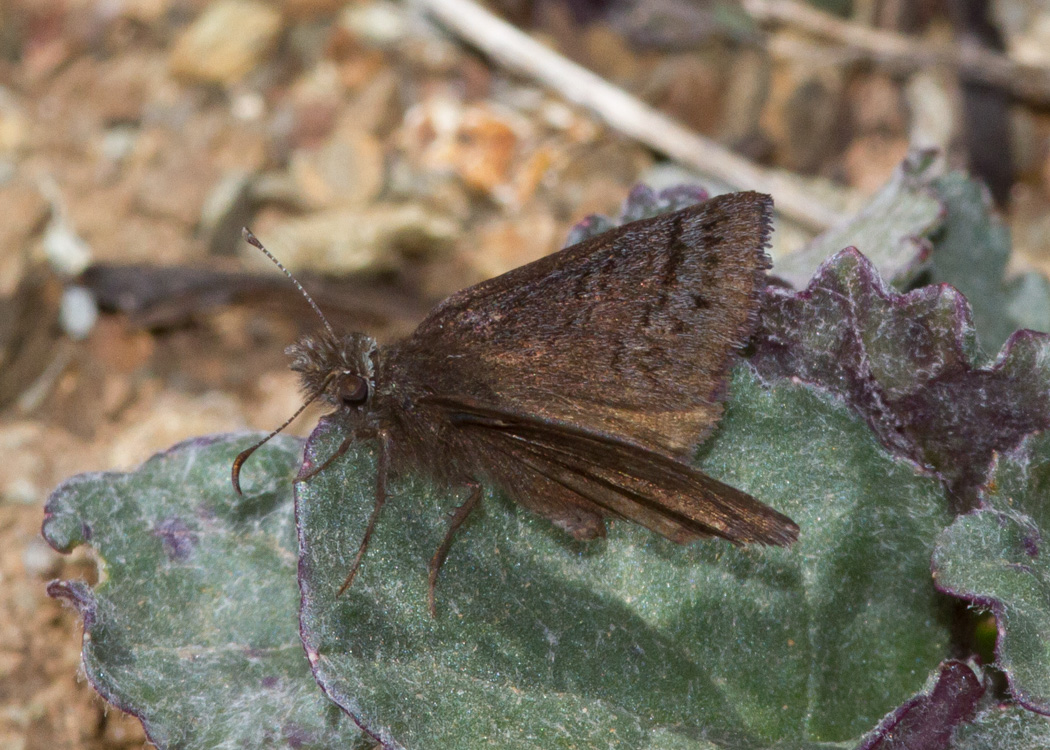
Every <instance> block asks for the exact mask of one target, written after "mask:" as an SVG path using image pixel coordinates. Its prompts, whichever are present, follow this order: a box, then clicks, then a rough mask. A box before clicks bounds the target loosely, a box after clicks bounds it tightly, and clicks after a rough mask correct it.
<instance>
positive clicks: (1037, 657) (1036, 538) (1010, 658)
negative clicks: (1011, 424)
mask: <svg viewBox="0 0 1050 750" xmlns="http://www.w3.org/2000/svg"><path fill="white" fill-rule="evenodd" d="M1048 489H1050V435H1047V434H1045V433H1044V434H1041V435H1038V436H1034V437H1031V438H1029V439H1027V440H1025V441H1024V443H1022V444H1021V445H1020V446H1019V447H1017V448H1016V449H1015V450H1013V451H1011V452H1010V453H1009V454H1007V455H1005V456H1002V457H1000V458H999V460H998V461H997V462H996V464H995V468H994V470H993V471H992V473H991V476H990V477H989V481H988V485H987V487H986V488H985V489H984V492H983V493H982V500H983V501H984V506H985V507H982V508H980V509H978V510H976V511H973V512H972V513H969V514H967V515H965V516H962V517H960V518H959V519H957V520H956V521H955V522H954V523H953V524H952V525H951V526H950V527H949V528H948V529H946V530H945V531H944V533H943V534H942V535H941V536H940V538H939V539H938V540H937V548H936V551H935V553H934V557H933V572H934V577H935V580H936V581H937V585H938V587H939V588H941V589H942V590H944V591H945V592H947V593H949V594H952V595H954V596H957V597H960V598H962V599H964V600H966V601H969V602H971V603H973V604H974V606H977V607H980V608H983V609H990V610H991V611H992V613H993V614H994V615H995V618H996V623H997V625H998V628H999V638H998V642H997V644H996V665H997V666H998V667H999V668H1000V669H1002V670H1003V672H1005V674H1006V678H1007V680H1008V682H1009V686H1010V694H1011V695H1012V696H1013V697H1014V698H1015V699H1016V700H1017V701H1018V702H1020V703H1021V704H1022V705H1024V706H1026V707H1028V708H1030V709H1032V710H1034V711H1039V712H1041V713H1044V714H1050V556H1048V554H1047V549H1046V540H1047V539H1048V538H1050V537H1048V532H1050V525H1048V524H1050V495H1048V494H1047V492H1048Z"/></svg>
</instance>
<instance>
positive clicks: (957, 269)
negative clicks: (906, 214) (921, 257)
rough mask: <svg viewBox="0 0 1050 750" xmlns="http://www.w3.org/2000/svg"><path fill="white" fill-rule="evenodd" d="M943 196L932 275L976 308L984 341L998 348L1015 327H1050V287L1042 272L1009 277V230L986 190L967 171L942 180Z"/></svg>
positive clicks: (987, 346) (940, 191) (939, 183)
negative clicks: (943, 212) (943, 204)
mask: <svg viewBox="0 0 1050 750" xmlns="http://www.w3.org/2000/svg"><path fill="white" fill-rule="evenodd" d="M934 187H935V188H936V190H937V194H938V195H940V196H941V198H942V199H943V200H944V203H945V207H946V211H947V213H946V216H945V221H944V225H943V228H942V229H941V231H940V232H938V233H937V234H936V236H935V237H934V250H933V253H932V255H931V260H930V274H929V276H930V280H931V281H933V282H934V283H948V284H951V285H952V286H954V287H955V288H956V289H958V290H959V291H960V292H962V293H963V294H964V295H965V296H966V298H967V299H968V300H969V301H970V305H971V306H972V308H973V320H974V324H975V325H976V327H977V333H978V334H979V335H980V340H981V346H982V347H983V348H984V349H985V351H987V352H989V353H991V352H995V351H998V349H999V347H1001V346H1002V345H1003V343H1004V342H1005V341H1006V339H1007V338H1008V337H1009V336H1010V335H1011V334H1012V333H1013V332H1014V331H1016V330H1018V329H1021V328H1031V329H1034V330H1038V331H1050V287H1048V285H1047V281H1046V278H1045V277H1043V276H1042V275H1041V274H1037V273H1029V274H1025V275H1023V276H1021V277H1019V278H1017V279H1015V280H1013V281H1010V282H1005V281H1004V274H1005V273H1006V266H1007V263H1008V262H1009V260H1010V232H1009V230H1008V229H1007V228H1006V227H1005V226H1004V225H1003V223H1002V221H1000V220H999V218H998V217H997V216H996V215H995V213H994V211H993V209H992V207H991V202H990V199H989V197H988V191H987V190H986V189H985V188H984V186H982V185H981V184H980V183H978V182H976V181H975V180H972V179H970V178H969V177H967V176H966V175H965V174H962V173H953V174H949V175H946V176H944V177H942V178H940V179H938V180H937V181H936V182H935V184H934Z"/></svg>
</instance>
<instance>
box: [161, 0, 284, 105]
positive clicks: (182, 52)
mask: <svg viewBox="0 0 1050 750" xmlns="http://www.w3.org/2000/svg"><path fill="white" fill-rule="evenodd" d="M280 32H281V13H280V11H278V10H277V9H276V8H274V7H273V6H271V5H267V4H266V3H262V2H254V0H220V2H217V3H214V4H212V5H210V6H208V7H207V9H206V10H205V11H204V12H203V13H201V14H200V16H198V17H197V19H196V20H195V21H194V22H193V23H192V24H191V25H190V26H189V28H187V29H186V30H185V31H184V32H183V33H182V34H181V35H180V36H179V38H178V39H177V40H176V42H175V45H174V48H173V49H172V52H171V57H170V59H169V66H170V69H171V72H172V73H174V74H175V75H178V76H183V77H186V78H189V79H191V80H195V81H201V82H204V83H218V84H222V85H229V84H233V83H237V82H238V81H240V80H241V79H242V78H244V76H245V75H247V74H248V73H249V72H250V71H251V70H252V69H253V68H255V67H256V66H258V65H259V64H260V63H261V62H262V60H263V58H264V57H265V56H266V54H267V53H268V52H269V51H270V50H271V49H272V48H273V46H274V44H275V43H276V42H277V37H278V35H279V34H280Z"/></svg>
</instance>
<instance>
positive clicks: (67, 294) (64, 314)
mask: <svg viewBox="0 0 1050 750" xmlns="http://www.w3.org/2000/svg"><path fill="white" fill-rule="evenodd" d="M58 320H59V322H60V323H61V325H62V330H63V331H65V332H66V335H67V336H69V337H70V338H71V339H73V340H74V341H82V340H83V339H86V338H87V337H88V334H90V333H91V329H92V328H94V327H95V323H96V322H97V321H98V303H97V302H96V301H95V296H94V295H93V294H92V293H91V292H90V291H88V290H87V289H85V288H84V287H82V286H75V285H74V286H68V287H66V288H65V289H64V290H63V291H62V303H61V306H60V307H59V312H58Z"/></svg>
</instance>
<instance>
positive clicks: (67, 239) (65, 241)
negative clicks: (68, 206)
mask: <svg viewBox="0 0 1050 750" xmlns="http://www.w3.org/2000/svg"><path fill="white" fill-rule="evenodd" d="M44 254H45V255H46V256H47V259H48V262H50V263H51V267H52V268H54V269H55V271H57V272H58V273H59V274H62V275H64V276H69V277H73V276H79V275H80V274H81V273H83V272H84V269H85V268H87V267H88V266H89V265H91V248H90V247H89V246H88V244H87V243H86V242H84V240H82V239H81V238H80V236H79V235H77V234H76V232H74V231H73V230H72V229H70V228H69V227H68V226H67V225H66V224H65V222H63V221H61V220H57V221H52V222H51V224H49V225H48V228H47V231H46V232H45V233H44Z"/></svg>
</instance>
